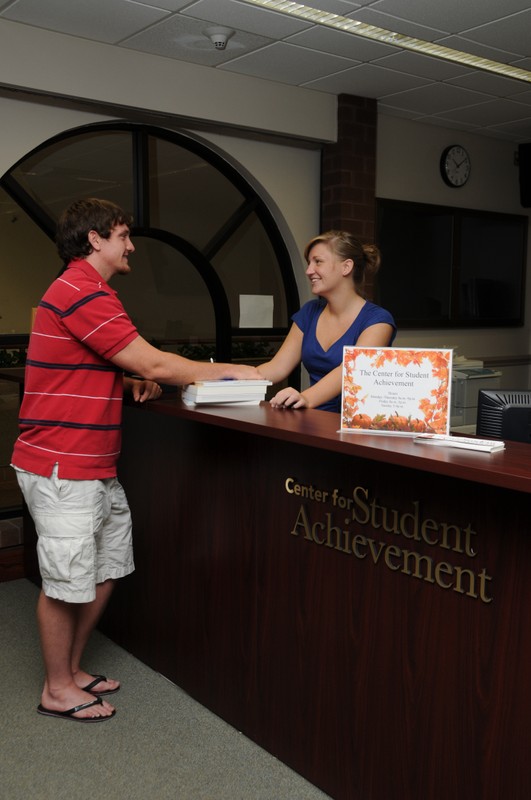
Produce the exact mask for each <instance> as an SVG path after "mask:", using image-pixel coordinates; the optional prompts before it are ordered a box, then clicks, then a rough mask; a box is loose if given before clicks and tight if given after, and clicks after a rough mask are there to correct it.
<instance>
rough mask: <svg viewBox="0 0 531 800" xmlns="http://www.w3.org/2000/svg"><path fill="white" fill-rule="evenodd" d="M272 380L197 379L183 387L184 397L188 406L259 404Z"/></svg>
mask: <svg viewBox="0 0 531 800" xmlns="http://www.w3.org/2000/svg"><path fill="white" fill-rule="evenodd" d="M268 386H271V381H264V380H249V381H237V380H231V379H227V380H221V381H196V382H195V383H190V384H188V386H185V387H184V388H183V392H182V399H183V402H184V403H186V405H187V406H195V405H253V406H254V405H258V403H260V401H261V400H265V396H266V391H267V387H268Z"/></svg>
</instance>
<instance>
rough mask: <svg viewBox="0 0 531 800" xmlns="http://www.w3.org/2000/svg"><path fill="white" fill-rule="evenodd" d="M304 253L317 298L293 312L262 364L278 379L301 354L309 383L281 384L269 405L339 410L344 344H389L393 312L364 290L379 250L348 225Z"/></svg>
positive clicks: (263, 371)
mask: <svg viewBox="0 0 531 800" xmlns="http://www.w3.org/2000/svg"><path fill="white" fill-rule="evenodd" d="M304 257H305V259H306V262H307V264H308V268H307V270H306V275H307V276H308V278H309V279H310V283H311V286H312V293H313V294H314V295H316V299H315V300H310V301H309V302H308V303H306V304H305V305H304V306H303V307H302V308H301V309H300V310H299V311H297V313H296V314H294V315H293V317H292V319H293V325H292V326H291V329H290V331H289V333H288V335H287V337H286V339H285V340H284V342H283V344H282V346H281V347H280V349H279V351H278V353H276V355H275V356H273V358H272V359H271V361H268V362H267V363H265V364H262V365H261V366H260V367H259V368H258V369H259V371H260V374H261V375H262V376H263V377H264V378H266V379H267V380H270V381H273V383H278V382H279V381H282V380H284V378H286V377H287V376H288V375H289V374H290V373H291V372H292V370H294V369H295V367H296V366H297V365H298V364H299V363H300V361H301V360H302V363H303V364H304V366H305V367H306V370H307V371H308V374H309V376H310V387H309V388H308V389H305V390H304V391H303V392H298V391H297V390H296V389H293V388H292V387H288V388H286V389H281V391H279V392H278V393H277V394H276V395H275V396H274V397H273V398H272V400H271V405H272V406H274V407H277V408H278V407H284V408H320V409H323V410H325V411H335V412H339V411H340V409H341V379H342V362H343V347H344V346H345V345H362V346H364V347H387V346H388V345H389V344H391V343H392V341H393V339H394V338H395V335H396V325H395V322H394V320H393V317H392V316H391V314H389V312H388V311H385V309H383V308H380V306H377V305H375V304H374V303H370V302H369V301H367V300H366V299H365V298H364V296H363V286H364V284H365V282H366V278H367V276H369V275H371V274H374V273H376V271H377V270H378V267H379V266H380V252H379V250H378V248H377V247H376V246H375V245H369V244H361V243H360V242H359V241H358V240H357V239H355V238H354V237H353V236H351V234H349V233H346V232H345V231H328V232H327V233H323V234H321V235H320V236H316V237H315V238H314V239H312V240H311V241H310V242H309V243H308V244H307V245H306V248H305V250H304Z"/></svg>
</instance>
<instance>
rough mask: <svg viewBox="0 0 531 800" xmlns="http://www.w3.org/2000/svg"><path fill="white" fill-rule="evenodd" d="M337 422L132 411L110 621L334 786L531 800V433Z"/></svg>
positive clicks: (420, 799) (297, 415) (423, 796)
mask: <svg viewBox="0 0 531 800" xmlns="http://www.w3.org/2000/svg"><path fill="white" fill-rule="evenodd" d="M338 424H339V418H338V416H336V415H333V414H328V413H326V412H319V411H282V410H274V409H271V408H270V407H269V405H268V404H261V405H260V406H242V407H232V408H230V407H225V408H213V407H212V408H208V409H207V408H202V409H195V408H189V407H186V406H183V405H182V404H181V403H180V401H179V399H177V396H175V397H172V396H168V397H163V399H161V400H160V401H157V402H156V403H152V404H148V405H147V406H145V407H142V408H140V407H133V406H130V407H126V408H125V409H124V441H123V454H122V458H121V462H120V477H121V480H122V483H123V484H124V487H125V489H126V492H127V495H128V498H129V502H130V505H131V510H132V513H133V520H134V537H135V560H136V567H137V569H136V572H135V573H134V575H132V576H130V577H129V578H126V579H124V580H123V581H121V582H120V584H119V586H118V587H117V591H116V592H115V595H114V597H113V600H112V602H111V604H110V606H109V608H108V610H107V612H106V614H105V617H104V620H103V623H102V627H103V629H104V631H105V632H106V633H108V634H109V635H110V636H111V637H112V638H113V639H114V640H115V641H117V642H118V643H119V644H121V645H123V646H124V647H125V648H127V649H128V650H130V651H131V652H132V653H133V654H134V655H136V656H137V657H138V658H140V659H141V660H142V661H144V662H145V663H147V664H149V665H150V666H151V667H153V668H154V669H155V670H157V671H159V672H161V673H162V674H163V675H166V676H167V677H168V678H170V679H171V680H172V681H174V682H175V683H177V684H178V685H179V686H181V687H182V688H183V689H184V690H186V691H187V692H188V693H189V694H190V695H191V696H193V697H194V698H196V699H197V700H198V701H199V702H201V703H202V704H204V705H205V706H206V707H208V708H209V709H211V710H212V711H213V712H215V713H216V714H218V715H219V716H220V717H222V718H223V719H225V720H227V721H228V722H229V723H230V724H232V725H233V726H234V727H236V728H237V729H238V730H240V731H242V732H243V733H244V734H246V735H247V736H248V737H249V738H251V739H253V740H254V741H255V742H257V743H258V744H259V745H261V746H262V747H263V748H265V749H266V750H268V751H269V752H271V753H273V754H274V755H275V756H277V757H278V758H279V759H281V760H282V761H284V762H285V763H286V764H288V765H289V766H290V767H292V768H293V769H295V770H296V771H298V772H299V773H301V774H302V775H304V776H305V777H306V778H308V779H309V780H310V781H311V782H312V783H314V784H315V785H317V786H319V787H320V788H321V789H323V790H324V791H325V792H327V793H328V794H329V795H331V796H332V797H334V798H342V799H345V800H402V799H404V800H449V798H451V800H471V799H472V798H473V800H500V799H501V798H511V800H527V798H529V797H531V767H530V758H529V747H530V741H531V736H530V734H531V722H530V720H531V681H530V674H531V624H530V623H531V536H530V525H531V521H530V520H531V514H530V511H531V495H530V492H531V459H530V455H531V451H530V448H529V446H527V445H522V444H517V443H514V444H513V443H508V445H507V449H506V451H504V452H500V453H495V454H485V453H479V452H469V451H464V450H454V449H446V448H445V449H443V448H430V447H425V446H422V445H418V444H414V443H413V441H412V440H411V439H409V438H405V437H393V436H388V435H383V436H380V435H376V434H366V433H357V434H356V433H353V434H339V433H338V432H337V428H338ZM176 752H177V753H178V743H176ZM177 757H178V756H177ZM227 769H228V770H230V764H227Z"/></svg>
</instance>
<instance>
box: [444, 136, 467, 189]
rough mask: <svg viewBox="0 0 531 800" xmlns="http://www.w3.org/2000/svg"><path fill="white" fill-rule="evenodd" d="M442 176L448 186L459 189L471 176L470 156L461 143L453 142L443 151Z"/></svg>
mask: <svg viewBox="0 0 531 800" xmlns="http://www.w3.org/2000/svg"><path fill="white" fill-rule="evenodd" d="M440 168H441V177H442V179H443V181H444V182H445V183H446V185H447V186H451V187H452V188H454V189H458V188H459V187H460V186H464V185H465V183H466V182H467V180H468V179H469V177H470V170H471V163H470V156H469V155H468V153H467V151H466V150H465V148H464V147H461V145H460V144H451V145H450V146H449V147H445V149H444V150H443V151H442V155H441V161H440Z"/></svg>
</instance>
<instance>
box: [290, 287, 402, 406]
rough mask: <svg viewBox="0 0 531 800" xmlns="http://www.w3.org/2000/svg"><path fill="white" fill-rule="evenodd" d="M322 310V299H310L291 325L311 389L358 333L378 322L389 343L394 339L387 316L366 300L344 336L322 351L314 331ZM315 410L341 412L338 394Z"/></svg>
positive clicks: (340, 356) (382, 310)
mask: <svg viewBox="0 0 531 800" xmlns="http://www.w3.org/2000/svg"><path fill="white" fill-rule="evenodd" d="M325 307H326V300H323V299H322V298H317V299H316V300H310V301H309V302H308V303H305V304H304V305H303V307H302V308H301V309H299V311H297V312H296V313H295V314H294V315H293V317H292V320H293V322H295V324H296V325H297V327H298V328H300V330H301V331H302V333H303V339H302V363H303V364H304V366H305V368H306V370H307V371H308V375H309V376H310V386H313V384H314V383H317V381H320V380H321V378H324V376H325V375H328V373H329V372H331V371H332V370H333V369H335V368H336V367H338V366H339V365H340V364H341V363H342V361H343V347H345V346H347V345H355V344H356V342H357V341H358V339H359V337H360V335H361V333H362V332H363V331H364V330H365V329H366V328H369V327H370V326H371V325H377V324H378V323H380V322H384V323H386V324H387V325H391V327H392V328H393V334H392V336H391V341H390V342H389V344H392V342H393V340H394V338H395V336H396V325H395V321H394V319H393V317H392V316H391V314H390V313H389V312H388V311H386V310H385V309H384V308H381V307H380V306H377V305H375V304H374V303H370V302H369V301H366V303H365V305H364V306H363V307H362V309H361V311H360V313H359V314H358V316H357V317H356V319H355V320H354V322H353V323H352V325H351V326H350V328H349V329H348V330H347V331H346V333H344V334H343V336H341V337H340V338H339V339H338V340H337V341H335V342H334V343H333V344H331V345H330V347H329V348H328V350H323V348H322V347H321V345H320V344H319V342H318V341H317V336H316V328H317V322H318V320H319V317H320V316H321V314H322V313H323V310H324V308H325ZM318 408H320V409H322V410H323V411H335V412H339V411H340V410H341V395H337V397H333V398H332V399H331V400H328V401H327V402H326V403H323V404H322V405H320V406H318Z"/></svg>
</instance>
